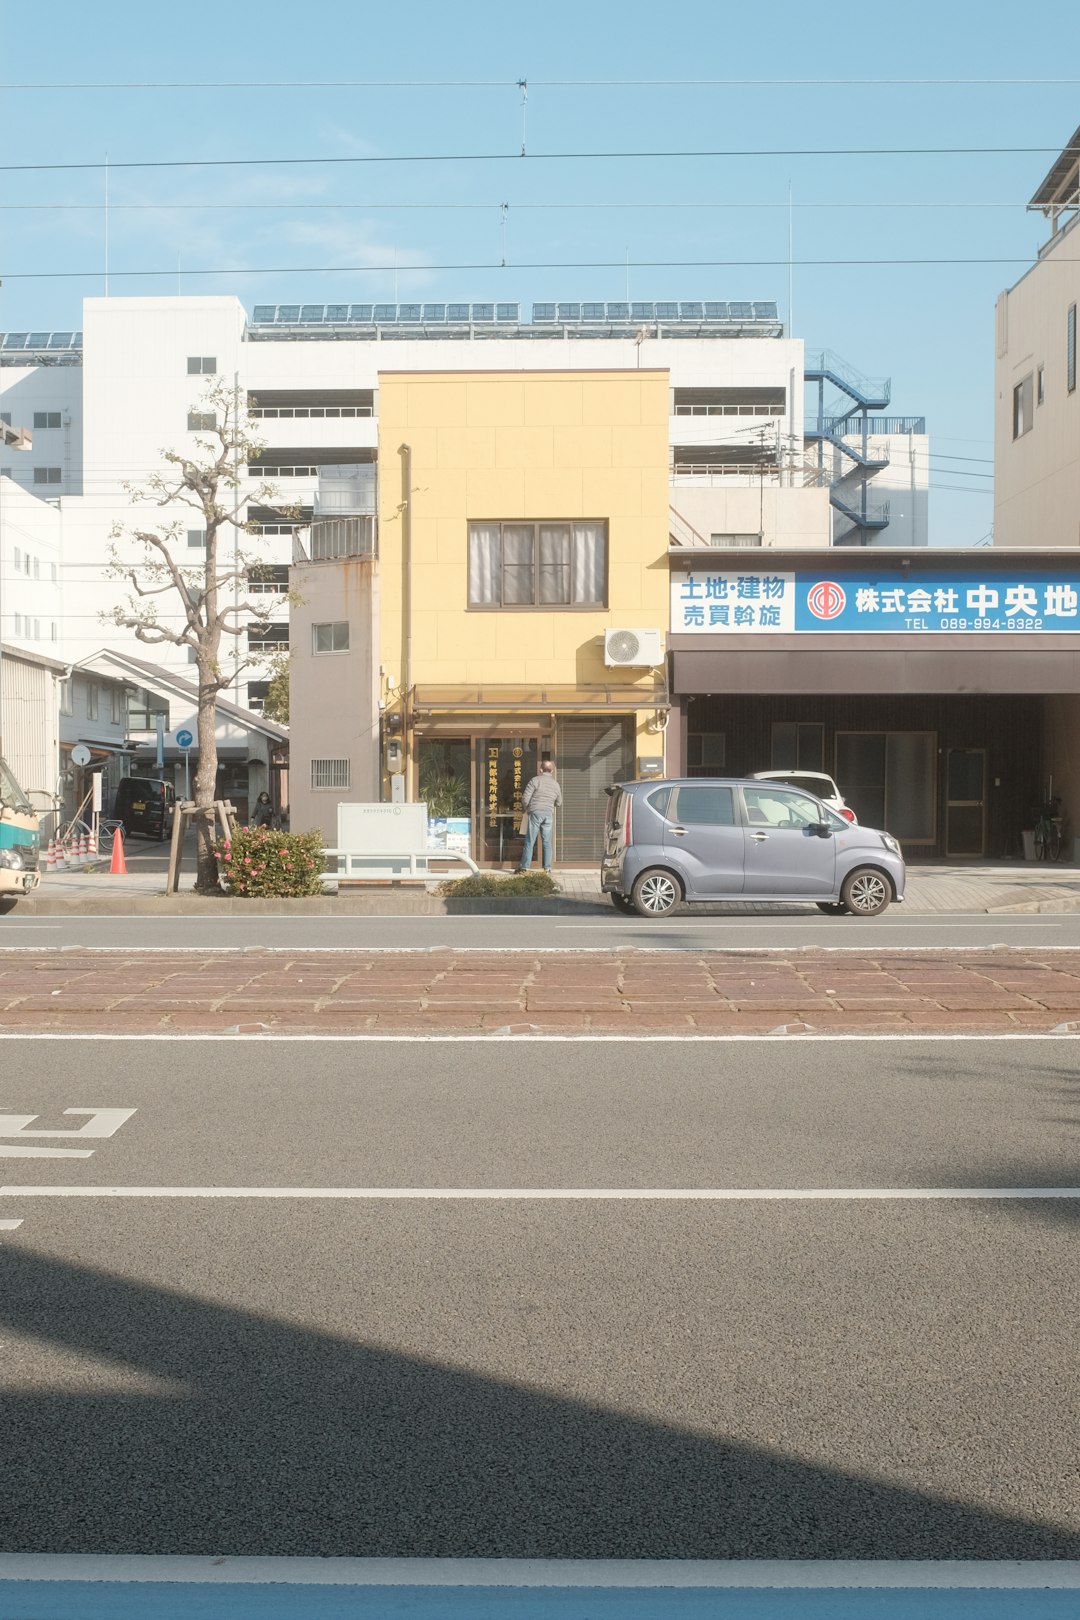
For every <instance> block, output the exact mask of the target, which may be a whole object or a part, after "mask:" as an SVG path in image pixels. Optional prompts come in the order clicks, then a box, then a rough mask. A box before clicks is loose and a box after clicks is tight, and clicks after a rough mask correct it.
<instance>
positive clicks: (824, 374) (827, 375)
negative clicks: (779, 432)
mask: <svg viewBox="0 0 1080 1620" xmlns="http://www.w3.org/2000/svg"><path fill="white" fill-rule="evenodd" d="M805 375H806V381H807V382H808V383H816V384H817V391H818V401H817V403H818V410H817V420H816V422H807V424H806V425H805V427H804V429H803V437H804V439H805V440H806V441H807V442H808V443H811V444H816V445H817V447H818V465H819V466H820V467H824V465H825V446H826V444H829V445H831V446H832V447H833V449H834V450H835V451H836V452H837V454H838V457H840V458H843V457H846V458H847V460H848V461H849V462H850V463H851V465H850V466H846V465H845V464H844V462H843V461H842V460H840V461H839V462H838V466H839V467H840V468H841V469H842V470H840V471H838V472H837V473H836V474H835V476H834V478H833V481H832V483H831V485H830V488H829V503H830V505H831V506H832V507H833V510H834V511H836V512H839V514H840V515H841V517H843V518H844V519H845V520H846V521H847V522H848V523H849V524H850V525H851V527H850V528H849V529H848V530H846V531H845V532H843V533H842V534H841V535H839V536H837V537H836V539H835V542H834V543H835V544H836V545H848V546H861V545H866V544H867V543H868V542H869V541H870V539H871V538H872V537H873V535H875V534H879V533H880V532H881V530H882V529H885V528H887V527H888V523H889V516H888V514H889V508H888V504H887V503H886V504H885V505H882V506H877V507H871V506H870V504H869V503H868V501H867V487H868V485H869V483H870V481H871V479H872V478H873V475H874V474H875V473H878V472H880V471H881V470H882V468H883V467H887V466H888V465H889V457H888V455H887V454H882V453H881V452H879V451H876V450H871V448H870V443H869V440H870V434H871V432H872V431H873V428H874V426H875V423H874V421H873V419H872V418H871V416H870V414H869V413H870V412H871V411H884V410H886V409H887V407H888V404H889V401H890V399H891V398H892V385H891V381H890V379H889V378H885V379H883V380H882V379H873V378H869V377H864V376H863V375H862V373H861V372H858V371H856V370H855V369H854V368H853V367H852V366H849V365H848V364H847V362H846V361H844V360H841V358H840V356H839V355H837V354H833V353H831V352H830V351H829V350H824V351H823V352H822V353H821V354H817V355H809V356H808V357H807V363H806V372H805ZM826 384H827V385H828V386H829V387H831V388H834V389H836V390H837V391H838V392H839V394H840V395H841V399H840V402H839V403H838V404H836V405H834V406H833V408H832V410H831V411H830V412H828V413H826V409H825V388H826ZM853 440H854V441H855V442H854V443H853V442H852V441H853ZM852 479H855V480H857V482H856V483H855V485H854V487H852V485H851V484H850V483H849V480H852ZM842 485H846V486H847V487H846V488H844V489H841V486H842ZM852 497H854V498H852Z"/></svg>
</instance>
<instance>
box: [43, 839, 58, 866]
mask: <svg viewBox="0 0 1080 1620" xmlns="http://www.w3.org/2000/svg"><path fill="white" fill-rule="evenodd" d="M45 869H46V871H48V872H55V871H56V839H55V838H50V839H49V855H48V859H47V860H46V862H45Z"/></svg>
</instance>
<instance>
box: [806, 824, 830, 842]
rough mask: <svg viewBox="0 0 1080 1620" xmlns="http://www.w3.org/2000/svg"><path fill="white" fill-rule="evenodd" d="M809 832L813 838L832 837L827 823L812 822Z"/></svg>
mask: <svg viewBox="0 0 1080 1620" xmlns="http://www.w3.org/2000/svg"><path fill="white" fill-rule="evenodd" d="M810 831H811V832H812V833H813V835H814V837H815V838H831V837H832V828H831V827H830V826H829V823H828V822H827V821H814V822H812V823H811V825H810Z"/></svg>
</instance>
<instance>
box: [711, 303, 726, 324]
mask: <svg viewBox="0 0 1080 1620" xmlns="http://www.w3.org/2000/svg"><path fill="white" fill-rule="evenodd" d="M727 318H728V308H727V305H726V304H717V303H712V304H706V305H705V319H706V320H707V321H726V320H727Z"/></svg>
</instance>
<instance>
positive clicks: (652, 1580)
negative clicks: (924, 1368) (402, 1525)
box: [0, 1553, 1080, 1620]
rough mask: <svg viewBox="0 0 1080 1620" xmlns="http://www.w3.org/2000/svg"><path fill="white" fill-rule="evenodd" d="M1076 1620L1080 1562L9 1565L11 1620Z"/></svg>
mask: <svg viewBox="0 0 1080 1620" xmlns="http://www.w3.org/2000/svg"><path fill="white" fill-rule="evenodd" d="M151 1614H152V1615H153V1616H154V1620H669V1617H670V1620H1067V1617H1068V1620H1075V1617H1076V1616H1077V1614H1080V1563H1069V1562H1052V1561H1045V1562H1036V1561H1031V1562H1001V1563H994V1562H975V1561H971V1562H960V1561H957V1562H949V1561H940V1562H917V1561H911V1562H891V1563H886V1562H874V1561H871V1560H865V1561H863V1560H859V1561H839V1560H837V1561H830V1560H821V1561H815V1560H807V1561H798V1562H792V1561H780V1560H765V1559H760V1560H731V1561H724V1560H693V1559H685V1560H679V1559H673V1560H670V1561H668V1560H657V1559H640V1560H632V1559H617V1560H616V1559H612V1560H592V1559H564V1560H557V1559H469V1558H465V1559H453V1558H443V1559H439V1558H430V1559H408V1558H401V1559H393V1558H325V1559H323V1558H203V1557H161V1558H154V1557H118V1556H102V1557H95V1556H93V1555H81V1554H59V1555H48V1554H34V1553H15V1554H0V1620H145V1616H146V1615H151Z"/></svg>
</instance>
